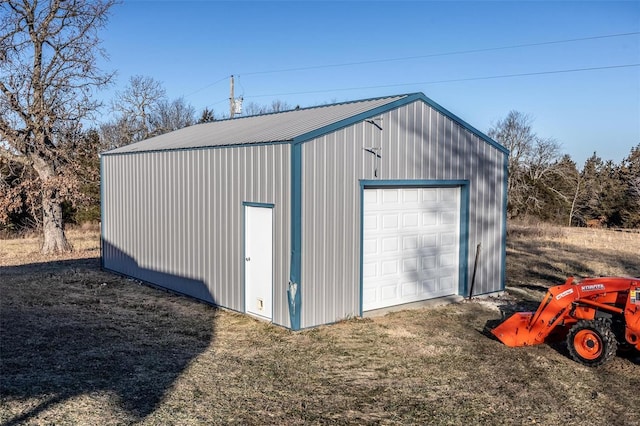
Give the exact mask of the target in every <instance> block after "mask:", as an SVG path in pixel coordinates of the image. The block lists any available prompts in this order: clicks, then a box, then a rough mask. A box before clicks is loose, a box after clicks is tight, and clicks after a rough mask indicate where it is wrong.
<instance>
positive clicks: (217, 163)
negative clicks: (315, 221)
mask: <svg viewBox="0 0 640 426" xmlns="http://www.w3.org/2000/svg"><path fill="white" fill-rule="evenodd" d="M290 149H291V148H290V145H288V144H276V145H261V146H242V147H234V148H225V149H197V150H184V151H164V152H147V153H138V154H133V155H131V154H125V155H107V156H103V157H102V184H103V200H102V202H103V206H104V207H103V217H102V220H103V263H104V267H105V268H107V269H110V270H113V271H116V272H120V273H123V274H126V275H129V276H132V277H135V278H138V279H141V280H144V281H148V282H150V283H152V284H156V285H159V286H162V287H166V288H169V289H171V290H174V291H177V292H180V293H184V294H188V295H190V296H194V297H197V298H199V299H203V300H206V301H208V302H210V303H215V304H216V305H220V306H223V307H226V308H229V309H233V310H237V311H242V312H243V311H244V273H243V268H244V247H243V241H244V235H243V227H244V223H243V221H244V213H243V212H244V210H243V206H242V203H243V202H256V203H270V204H274V205H275V207H274V253H275V256H274V277H273V278H274V281H273V285H274V300H273V322H274V323H276V324H281V325H284V326H288V325H289V315H288V309H287V299H286V288H287V283H288V279H289V262H290V259H289V255H288V254H289V253H290V240H291V238H290V228H291V227H290Z"/></svg>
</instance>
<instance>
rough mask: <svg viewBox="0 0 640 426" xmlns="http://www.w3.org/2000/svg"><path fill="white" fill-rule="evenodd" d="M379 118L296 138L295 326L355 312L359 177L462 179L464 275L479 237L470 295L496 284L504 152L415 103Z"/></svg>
mask: <svg viewBox="0 0 640 426" xmlns="http://www.w3.org/2000/svg"><path fill="white" fill-rule="evenodd" d="M380 117H381V118H382V120H381V121H375V122H376V123H377V124H379V125H380V126H381V127H382V128H383V130H379V129H378V128H376V127H375V126H374V125H373V124H371V123H368V122H361V123H357V124H354V125H352V126H350V127H348V128H345V129H342V130H338V131H336V132H333V133H330V134H327V135H325V136H322V137H318V138H316V139H314V140H311V141H309V142H307V143H305V144H304V145H303V151H302V174H303V176H302V265H301V274H302V276H301V282H302V298H303V299H302V320H301V326H302V327H310V326H314V325H318V324H324V323H330V322H334V321H337V320H340V319H343V318H346V317H348V316H353V315H358V314H359V310H360V217H361V212H360V186H359V181H360V180H361V179H381V180H469V181H470V185H469V237H468V264H469V265H468V268H469V271H468V277H469V279H470V278H471V276H472V267H473V259H474V257H475V252H476V246H477V244H478V243H482V254H481V258H480V261H479V264H478V271H477V275H476V284H475V289H474V293H475V294H481V293H490V292H495V291H499V290H501V284H502V282H503V278H504V277H503V276H502V274H503V273H504V271H503V270H502V261H503V259H502V256H503V251H502V250H503V247H502V241H503V240H502V237H503V226H504V223H503V220H504V217H503V211H502V208H503V198H502V197H503V194H504V191H503V185H504V173H505V170H504V167H503V164H504V156H505V155H506V154H504V153H502V152H500V151H499V150H498V149H497V148H495V147H493V146H491V145H489V144H488V143H487V142H486V141H485V140H483V139H481V138H480V137H478V136H477V135H475V134H473V133H471V132H469V131H468V130H467V129H465V128H463V127H461V126H460V125H459V124H458V123H456V122H454V121H453V120H451V119H450V118H449V117H447V116H445V115H443V114H441V113H440V112H438V111H437V110H435V109H433V108H431V107H430V106H429V105H427V104H426V103H424V102H421V101H417V102H414V103H411V104H408V105H405V106H403V107H401V108H398V109H395V110H392V111H389V112H386V113H384V114H382V115H381V116H380ZM370 147H381V152H380V153H381V156H382V158H381V159H380V160H379V162H380V167H379V171H378V177H375V176H374V167H375V166H374V165H375V157H374V155H372V154H370V153H368V152H366V151H365V150H364V148H370Z"/></svg>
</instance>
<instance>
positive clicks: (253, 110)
mask: <svg viewBox="0 0 640 426" xmlns="http://www.w3.org/2000/svg"><path fill="white" fill-rule="evenodd" d="M290 109H292V108H291V106H290V105H289V104H288V103H287V102H285V101H281V100H279V99H276V100H275V101H273V102H271V105H260V104H257V103H255V102H249V103H247V104H245V106H244V115H247V116H248V115H260V114H271V113H274V112H282V111H287V110H290Z"/></svg>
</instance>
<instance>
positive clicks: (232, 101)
mask: <svg viewBox="0 0 640 426" xmlns="http://www.w3.org/2000/svg"><path fill="white" fill-rule="evenodd" d="M230 89H231V90H230V93H229V115H230V116H231V118H233V116H234V115H236V114H242V96H240V97H239V98H236V97H235V95H234V93H233V74H232V75H231V88H230Z"/></svg>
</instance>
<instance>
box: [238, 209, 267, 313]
mask: <svg viewBox="0 0 640 426" xmlns="http://www.w3.org/2000/svg"><path fill="white" fill-rule="evenodd" d="M244 218H245V219H244V220H245V227H244V229H245V236H244V256H245V258H244V265H245V268H244V271H245V272H244V274H245V311H246V312H247V313H250V314H253V315H257V316H259V317H262V318H266V319H269V320H271V319H272V318H273V308H272V299H273V209H272V208H270V207H255V206H245V207H244Z"/></svg>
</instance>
